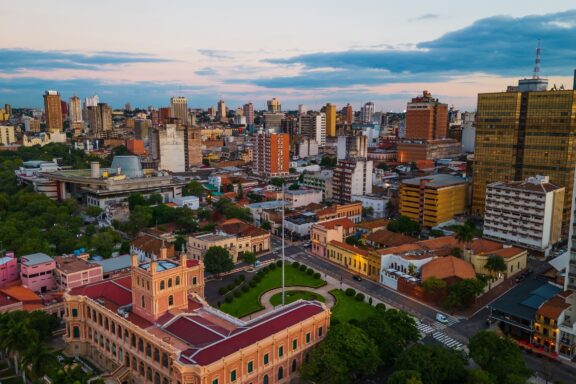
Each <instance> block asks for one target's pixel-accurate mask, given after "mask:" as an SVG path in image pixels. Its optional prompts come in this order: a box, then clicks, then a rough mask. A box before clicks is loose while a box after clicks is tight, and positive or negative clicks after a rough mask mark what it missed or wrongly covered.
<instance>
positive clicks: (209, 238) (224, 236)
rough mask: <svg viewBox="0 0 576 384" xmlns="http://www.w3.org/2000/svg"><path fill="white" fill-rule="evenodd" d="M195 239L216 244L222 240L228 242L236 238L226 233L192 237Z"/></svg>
mask: <svg viewBox="0 0 576 384" xmlns="http://www.w3.org/2000/svg"><path fill="white" fill-rule="evenodd" d="M192 237H193V238H195V239H198V240H204V241H208V242H215V241H220V240H226V239H230V238H232V237H234V235H228V234H226V233H204V234H201V235H192Z"/></svg>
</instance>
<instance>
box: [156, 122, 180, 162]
mask: <svg viewBox="0 0 576 384" xmlns="http://www.w3.org/2000/svg"><path fill="white" fill-rule="evenodd" d="M184 136H185V131H184V130H183V129H178V127H177V125H176V124H166V125H165V126H163V127H159V128H157V129H155V130H154V134H153V135H152V142H151V143H150V149H151V154H152V158H154V159H159V160H160V163H159V164H158V170H161V171H170V172H184V171H186V156H185V151H184V143H185V137H184Z"/></svg>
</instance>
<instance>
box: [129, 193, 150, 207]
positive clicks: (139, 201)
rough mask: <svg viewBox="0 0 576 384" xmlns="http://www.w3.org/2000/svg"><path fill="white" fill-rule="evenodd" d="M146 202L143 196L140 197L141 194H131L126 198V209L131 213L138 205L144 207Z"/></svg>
mask: <svg viewBox="0 0 576 384" xmlns="http://www.w3.org/2000/svg"><path fill="white" fill-rule="evenodd" d="M146 204H147V201H146V199H145V198H144V196H142V194H141V193H131V194H130V195H129V196H128V208H130V210H131V211H133V210H134V208H136V207H137V206H138V205H146Z"/></svg>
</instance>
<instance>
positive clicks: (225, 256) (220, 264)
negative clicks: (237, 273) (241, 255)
mask: <svg viewBox="0 0 576 384" xmlns="http://www.w3.org/2000/svg"><path fill="white" fill-rule="evenodd" d="M204 266H205V268H206V272H208V273H211V274H214V275H219V274H221V273H224V272H229V271H231V270H232V268H234V263H233V262H232V258H231V257H230V253H229V252H228V250H227V249H225V248H222V247H210V248H209V249H208V251H207V252H206V254H205V255H204Z"/></svg>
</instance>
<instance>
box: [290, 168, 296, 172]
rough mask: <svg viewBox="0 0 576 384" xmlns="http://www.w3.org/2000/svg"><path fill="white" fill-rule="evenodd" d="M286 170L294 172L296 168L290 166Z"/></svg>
mask: <svg viewBox="0 0 576 384" xmlns="http://www.w3.org/2000/svg"><path fill="white" fill-rule="evenodd" d="M288 172H290V173H296V168H293V167H290V168H289V169H288Z"/></svg>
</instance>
